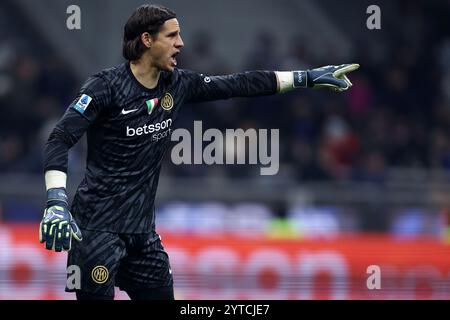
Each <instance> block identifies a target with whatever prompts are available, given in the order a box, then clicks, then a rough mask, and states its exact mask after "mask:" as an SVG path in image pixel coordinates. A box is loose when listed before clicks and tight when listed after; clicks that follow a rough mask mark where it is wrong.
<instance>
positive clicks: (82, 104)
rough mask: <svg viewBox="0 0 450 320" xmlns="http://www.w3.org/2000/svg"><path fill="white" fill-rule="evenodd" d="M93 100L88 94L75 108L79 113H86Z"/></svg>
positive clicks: (82, 97) (82, 96)
mask: <svg viewBox="0 0 450 320" xmlns="http://www.w3.org/2000/svg"><path fill="white" fill-rule="evenodd" d="M91 101H92V98H91V97H90V96H88V95H87V94H82V95H81V97H80V99H79V100H78V101H77V103H75V105H74V106H73V108H74V109H75V110H77V111H78V112H79V113H84V111H85V110H86V108H87V107H88V106H89V103H91Z"/></svg>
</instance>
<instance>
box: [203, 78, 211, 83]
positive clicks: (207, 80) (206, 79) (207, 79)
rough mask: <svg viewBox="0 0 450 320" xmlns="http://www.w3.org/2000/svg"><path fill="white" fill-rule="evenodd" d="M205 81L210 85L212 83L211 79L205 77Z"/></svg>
mask: <svg viewBox="0 0 450 320" xmlns="http://www.w3.org/2000/svg"><path fill="white" fill-rule="evenodd" d="M203 81H205V83H210V82H211V78H210V77H204V78H203Z"/></svg>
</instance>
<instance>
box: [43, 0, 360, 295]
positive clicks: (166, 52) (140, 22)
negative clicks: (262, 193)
mask: <svg viewBox="0 0 450 320" xmlns="http://www.w3.org/2000/svg"><path fill="white" fill-rule="evenodd" d="M183 45H184V44H183V40H182V39H181V35H180V26H179V23H178V21H177V19H176V14H175V13H174V12H173V11H171V10H169V9H167V8H165V7H162V6H156V5H144V6H141V7H139V8H137V9H136V10H135V12H134V13H133V14H132V15H131V17H130V18H129V19H128V21H127V22H126V24H125V27H124V34H123V50H122V51H123V56H124V58H125V60H126V62H124V63H122V64H120V65H118V66H115V67H113V68H110V69H106V70H103V71H101V72H99V73H96V74H94V75H93V76H91V77H90V78H89V79H87V81H86V82H85V83H84V85H83V86H82V87H81V89H80V91H79V93H78V95H77V97H76V98H75V99H74V101H73V102H72V103H71V104H70V105H69V107H68V108H67V110H66V112H65V114H64V115H63V117H62V118H61V119H60V120H59V122H58V123H57V124H56V127H55V128H54V129H53V131H52V133H51V134H50V137H49V139H48V141H47V143H46V145H45V150H44V171H45V184H46V189H47V204H46V209H45V211H44V217H43V219H42V221H41V225H40V232H39V233H40V241H41V242H42V243H45V248H46V249H49V250H55V251H58V252H59V251H63V250H64V251H69V255H68V261H67V264H68V265H77V266H78V267H79V268H80V270H81V287H80V288H76V289H73V288H66V291H75V292H76V296H77V299H80V300H83V299H113V298H114V287H119V288H120V289H121V290H124V291H126V292H127V294H128V295H129V296H130V298H131V299H174V293H173V278H172V271H171V268H170V263H169V257H168V255H167V253H166V250H165V249H164V247H163V244H162V242H161V237H160V236H159V235H158V234H157V232H156V230H155V195H156V190H157V186H158V179H159V173H160V169H161V162H162V159H163V155H164V153H165V152H166V150H167V148H168V146H169V142H170V132H171V131H170V130H171V126H172V123H173V121H175V119H176V118H177V116H178V113H179V112H180V111H181V109H182V106H183V104H185V103H188V102H201V101H211V100H217V99H228V98H232V97H252V96H262V95H271V94H275V93H280V92H286V91H289V90H294V89H296V88H321V87H326V88H329V89H332V90H335V91H345V90H347V89H349V88H350V87H351V86H352V84H351V82H350V80H349V79H348V78H347V75H346V74H347V73H348V72H350V71H353V70H355V69H357V68H358V67H359V66H358V65H357V64H343V65H339V66H326V67H322V68H318V69H312V70H299V71H283V72H280V71H249V72H245V73H237V74H230V75H225V76H206V75H203V74H199V73H196V72H193V71H189V70H183V69H179V68H177V60H176V57H177V55H178V54H179V53H180V50H181V49H182V47H183ZM85 133H86V134H87V142H88V154H87V162H86V172H85V176H84V179H83V180H82V182H81V183H80V185H79V187H78V189H77V191H76V194H75V197H74V199H73V202H72V205H71V206H69V203H68V198H67V194H66V180H67V176H66V172H67V157H68V150H69V149H70V148H71V147H72V146H73V145H74V144H75V143H76V142H77V141H78V140H79V139H80V138H81V137H82V136H83V135H84V134H85ZM161 137H164V138H161Z"/></svg>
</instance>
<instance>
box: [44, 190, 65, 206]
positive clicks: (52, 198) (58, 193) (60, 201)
mask: <svg viewBox="0 0 450 320" xmlns="http://www.w3.org/2000/svg"><path fill="white" fill-rule="evenodd" d="M68 204H69V200H68V198H67V192H66V189H65V188H51V189H48V190H47V207H50V206H53V205H63V206H66V207H67V206H68Z"/></svg>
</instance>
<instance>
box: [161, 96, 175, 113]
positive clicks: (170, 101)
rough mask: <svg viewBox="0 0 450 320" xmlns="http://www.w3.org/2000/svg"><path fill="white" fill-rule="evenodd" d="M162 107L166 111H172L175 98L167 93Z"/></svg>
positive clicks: (162, 100)
mask: <svg viewBox="0 0 450 320" xmlns="http://www.w3.org/2000/svg"><path fill="white" fill-rule="evenodd" d="M161 107H162V108H163V109H164V110H166V111H169V110H170V109H172V107H173V97H172V95H171V94H170V93H168V92H166V94H165V95H164V97H163V98H162V99H161Z"/></svg>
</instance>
